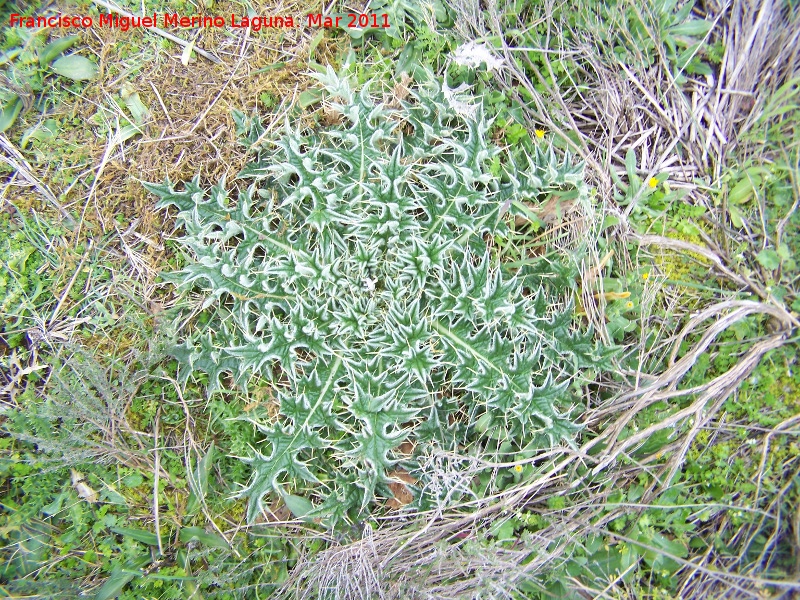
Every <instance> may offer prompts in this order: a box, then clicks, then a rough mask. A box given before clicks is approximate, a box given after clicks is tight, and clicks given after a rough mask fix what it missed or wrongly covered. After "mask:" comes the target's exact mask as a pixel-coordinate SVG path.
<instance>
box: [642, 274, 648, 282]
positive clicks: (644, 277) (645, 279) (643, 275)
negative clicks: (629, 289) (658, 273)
mask: <svg viewBox="0 0 800 600" xmlns="http://www.w3.org/2000/svg"><path fill="white" fill-rule="evenodd" d="M648 279H650V273H642V280H643V281H647V280H648Z"/></svg>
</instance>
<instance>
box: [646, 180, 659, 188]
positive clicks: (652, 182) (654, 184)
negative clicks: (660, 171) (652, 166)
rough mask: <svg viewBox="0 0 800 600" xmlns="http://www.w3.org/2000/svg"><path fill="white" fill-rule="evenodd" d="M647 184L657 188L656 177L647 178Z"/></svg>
mask: <svg viewBox="0 0 800 600" xmlns="http://www.w3.org/2000/svg"><path fill="white" fill-rule="evenodd" d="M647 185H649V186H650V187H651V188H657V187H658V179H656V178H655V177H651V178H650V179H648V180H647Z"/></svg>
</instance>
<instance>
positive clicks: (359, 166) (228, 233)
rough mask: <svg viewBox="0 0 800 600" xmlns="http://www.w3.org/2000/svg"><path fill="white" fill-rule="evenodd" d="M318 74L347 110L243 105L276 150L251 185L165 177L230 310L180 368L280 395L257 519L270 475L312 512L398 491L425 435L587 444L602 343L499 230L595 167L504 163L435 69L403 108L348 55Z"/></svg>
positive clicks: (212, 284) (444, 444)
mask: <svg viewBox="0 0 800 600" xmlns="http://www.w3.org/2000/svg"><path fill="white" fill-rule="evenodd" d="M318 79H319V80H320V81H321V82H322V83H323V85H324V87H325V92H326V94H327V101H328V103H329V108H330V110H332V111H335V113H337V114H338V115H339V116H340V123H339V124H338V125H334V126H331V127H329V128H327V129H323V130H322V131H305V132H304V131H300V130H298V129H295V128H293V127H292V125H290V124H288V123H287V126H286V128H285V131H284V133H283V135H282V136H281V137H280V138H278V139H277V140H275V141H272V142H267V143H266V144H264V143H263V142H262V141H261V138H262V137H264V136H263V129H262V128H261V126H260V124H259V123H258V122H257V121H251V120H249V119H247V118H245V117H244V116H242V115H237V122H238V125H239V128H240V130H241V131H242V132H243V133H244V134H245V136H246V137H247V139H248V140H249V142H250V144H251V145H253V146H256V145H258V149H257V156H256V157H255V160H254V161H253V162H252V163H250V164H249V165H248V166H247V167H246V168H245V169H244V170H243V171H242V173H241V174H240V179H241V181H242V182H244V183H245V185H242V186H240V188H241V191H239V192H238V197H237V200H236V201H235V202H233V201H231V199H230V197H229V195H228V192H227V191H226V187H225V182H224V181H223V182H222V183H221V184H220V185H218V186H214V187H212V188H211V190H210V191H209V192H206V191H204V190H203V189H202V188H201V187H200V185H199V180H198V179H195V180H194V181H192V182H190V183H187V184H186V185H185V186H184V188H183V190H181V191H176V190H175V189H174V187H173V186H172V185H171V184H170V183H169V182H167V183H166V184H165V185H152V184H148V185H147V188H148V189H149V190H150V191H152V192H154V193H155V194H157V195H158V196H160V198H161V202H160V203H159V206H160V207H167V206H174V207H176V208H177V209H178V215H177V219H178V224H179V225H180V226H182V227H183V237H182V238H181V240H180V241H181V243H182V244H183V245H184V246H185V247H186V248H188V249H189V250H190V253H191V254H192V255H193V258H194V261H193V262H192V263H191V264H189V265H188V266H186V267H185V268H184V269H183V270H181V271H180V272H178V273H176V274H173V279H174V280H175V281H177V282H178V283H179V285H180V286H181V287H182V288H183V289H185V290H199V291H201V292H202V293H203V294H205V295H206V297H207V300H206V308H209V307H213V310H214V315H215V317H214V318H213V319H212V320H211V321H210V322H209V323H208V324H207V325H206V326H205V327H204V328H202V327H200V328H197V330H196V331H194V332H193V333H191V334H189V335H187V336H186V339H184V340H183V341H182V342H181V343H180V344H178V345H177V346H176V347H175V349H174V355H175V356H176V357H177V358H178V359H179V364H180V378H181V380H182V381H184V382H185V381H186V380H187V378H188V377H189V376H190V375H191V374H192V373H193V372H195V371H201V372H204V373H206V374H207V375H208V381H209V389H210V390H211V391H214V390H216V389H219V388H220V386H221V385H222V384H221V378H222V377H223V375H227V376H228V377H230V378H232V379H233V380H234V381H235V382H236V383H237V384H239V385H242V386H247V384H248V382H250V381H251V380H252V379H253V378H259V379H262V380H267V381H269V382H271V384H272V386H273V388H274V390H275V397H276V398H277V401H278V402H279V404H280V414H279V416H278V417H277V418H275V419H273V420H272V421H271V422H268V423H264V422H262V421H258V422H256V425H257V427H258V428H259V430H260V431H261V434H262V435H263V442H262V447H260V448H258V449H254V450H253V454H252V456H250V457H248V458H246V459H245V460H246V461H247V462H248V463H249V464H250V465H251V467H252V471H253V475H252V479H251V480H250V482H249V484H248V485H247V486H246V487H245V488H244V490H243V491H242V493H241V494H242V495H243V496H246V497H248V498H249V507H248V519H249V520H250V521H253V520H255V519H256V518H257V516H258V515H259V513H260V512H261V510H262V508H263V505H262V503H263V501H264V498H265V497H266V496H267V495H268V494H269V493H270V492H276V493H278V494H288V493H289V492H296V491H297V490H298V489H306V490H310V491H309V493H310V494H311V495H312V496H313V498H314V499H315V500H317V501H318V502H317V506H316V508H315V510H314V512H313V513H312V514H317V515H324V516H325V517H326V518H327V519H328V520H329V521H330V522H332V523H335V522H338V521H339V520H340V519H347V520H351V519H355V518H358V515H359V514H360V513H362V512H363V511H366V510H368V507H369V506H370V504H371V503H372V502H373V501H374V500H375V499H376V497H391V495H392V494H391V491H390V489H389V487H388V484H389V483H390V481H391V477H390V476H391V473H392V471H393V470H394V469H396V468H397V466H398V463H402V466H403V467H404V468H406V469H408V470H411V471H414V467H415V461H414V455H413V454H409V453H408V452H406V453H403V452H401V451H400V446H401V444H403V442H404V441H406V440H409V441H413V442H414V445H415V446H416V448H417V449H420V448H422V447H424V446H426V445H427V446H430V445H433V446H436V447H441V448H446V449H448V450H453V449H456V448H457V447H458V446H459V444H464V443H467V441H470V442H474V441H478V442H479V441H480V439H481V438H482V437H486V436H494V437H495V439H497V437H498V436H499V435H501V436H503V437H504V438H507V439H508V440H510V441H512V443H513V445H514V446H515V447H518V448H521V447H523V446H525V447H527V448H532V447H536V446H540V447H543V446H552V445H554V444H558V443H560V442H561V441H566V442H568V443H571V440H572V437H573V435H574V433H575V432H576V431H577V430H578V427H577V426H576V425H575V424H574V423H573V422H572V420H571V419H570V418H569V417H568V416H567V415H566V414H563V412H562V411H560V410H559V409H558V408H557V405H558V404H559V401H560V400H564V399H565V398H566V397H567V396H566V389H567V386H568V384H569V383H570V382H571V381H572V379H573V378H574V377H575V375H576V373H577V372H578V370H579V369H580V368H582V367H584V366H589V365H594V364H596V363H597V362H598V361H599V360H601V358H602V354H603V353H602V351H599V350H598V349H597V348H596V347H595V345H594V344H593V343H592V342H591V335H590V333H589V332H584V333H578V332H575V331H573V330H572V328H571V327H570V325H571V315H570V312H569V311H565V312H562V313H556V314H553V311H552V310H548V305H547V302H546V301H545V295H544V294H542V293H537V294H534V295H531V294H528V293H526V290H524V289H523V285H522V283H521V282H520V281H519V279H517V278H516V277H514V276H510V275H508V274H506V273H504V272H503V270H502V269H501V267H500V265H498V264H496V263H497V261H496V260H495V259H493V257H492V253H491V248H490V247H489V244H488V243H487V240H490V239H492V236H494V235H502V234H503V232H504V231H505V230H506V224H505V222H504V220H503V217H502V213H503V211H502V210H501V209H502V208H504V207H507V206H508V205H509V203H510V202H512V203H513V204H515V205H516V203H518V202H538V199H539V198H541V197H542V196H543V195H544V194H546V193H547V191H548V190H552V189H553V188H559V189H563V188H564V187H572V188H574V189H575V190H577V192H578V195H579V196H582V195H585V193H586V192H585V186H584V184H583V182H582V179H581V169H580V167H573V166H570V164H569V160H567V161H565V162H559V161H557V160H556V158H555V156H554V154H553V153H552V150H550V151H547V152H545V151H537V152H536V153H535V155H533V156H531V157H529V158H528V160H527V164H525V165H524V167H521V168H520V167H518V168H517V169H516V171H514V172H507V173H504V174H502V176H501V175H499V174H495V173H494V172H493V170H491V169H490V165H491V164H492V162H493V159H494V158H495V157H496V156H497V155H498V153H499V152H500V149H498V148H497V147H495V146H494V145H492V144H491V143H489V142H488V141H487V140H488V130H489V127H490V123H489V122H488V121H487V120H486V119H485V118H484V117H483V115H482V112H481V111H480V110H479V111H478V112H477V113H476V115H475V117H474V118H466V119H465V118H462V117H460V116H458V115H457V114H455V113H454V112H453V110H452V109H451V108H450V106H449V104H448V102H447V99H446V98H445V96H444V95H443V93H442V88H441V87H440V86H438V85H437V84H435V83H433V82H430V83H428V84H427V85H426V86H423V87H420V88H419V89H417V90H415V91H414V92H413V94H412V97H411V98H410V99H409V101H408V102H405V103H401V104H400V106H399V107H398V106H390V105H388V104H386V103H380V102H378V101H376V100H375V99H374V98H373V96H372V95H371V93H370V90H369V86H365V87H363V88H362V89H361V91H360V92H357V91H355V90H354V89H353V88H352V86H351V83H350V81H349V80H348V79H347V78H344V77H340V76H338V75H337V74H336V73H334V72H333V71H332V70H330V69H329V70H328V72H327V74H325V75H321V76H318ZM495 164H496V161H495ZM495 170H496V169H495ZM414 476H415V477H417V479H420V480H421V479H424V477H425V476H426V475H425V473H418V472H415V473H414ZM418 495H419V494H418ZM418 499H419V498H418Z"/></svg>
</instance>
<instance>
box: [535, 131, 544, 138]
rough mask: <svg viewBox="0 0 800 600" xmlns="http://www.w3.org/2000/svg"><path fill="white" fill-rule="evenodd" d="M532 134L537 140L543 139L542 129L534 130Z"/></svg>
mask: <svg viewBox="0 0 800 600" xmlns="http://www.w3.org/2000/svg"><path fill="white" fill-rule="evenodd" d="M534 133H535V134H536V137H537V138H539V139H542V138H543V137H544V129H536V130H535V131H534Z"/></svg>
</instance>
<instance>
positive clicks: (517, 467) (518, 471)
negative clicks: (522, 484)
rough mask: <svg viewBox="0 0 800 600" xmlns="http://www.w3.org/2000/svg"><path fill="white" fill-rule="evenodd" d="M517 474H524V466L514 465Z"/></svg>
mask: <svg viewBox="0 0 800 600" xmlns="http://www.w3.org/2000/svg"><path fill="white" fill-rule="evenodd" d="M514 472H515V473H522V465H514Z"/></svg>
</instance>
